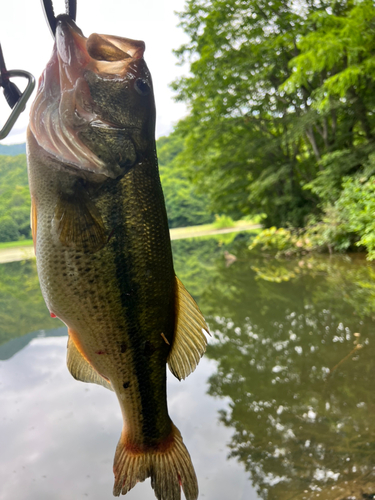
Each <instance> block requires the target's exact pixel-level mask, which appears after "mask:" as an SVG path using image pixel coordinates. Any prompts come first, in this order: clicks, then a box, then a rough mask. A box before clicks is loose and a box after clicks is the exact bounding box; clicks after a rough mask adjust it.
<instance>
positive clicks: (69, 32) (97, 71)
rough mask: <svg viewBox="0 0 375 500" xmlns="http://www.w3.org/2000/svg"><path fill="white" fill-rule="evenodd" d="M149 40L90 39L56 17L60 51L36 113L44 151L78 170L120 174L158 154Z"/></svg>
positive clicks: (34, 124) (33, 118)
mask: <svg viewBox="0 0 375 500" xmlns="http://www.w3.org/2000/svg"><path fill="white" fill-rule="evenodd" d="M144 51H145V44H144V42H141V41H137V40H131V39H128V38H121V37H117V36H111V35H98V34H92V35H91V36H90V37H89V38H86V37H85V36H84V35H83V33H82V31H81V30H80V29H79V28H78V27H77V25H76V24H75V22H74V21H73V20H72V19H71V18H70V17H69V16H66V15H61V16H59V17H58V18H57V29H56V41H55V45H54V48H53V53H52V56H51V59H50V61H49V62H48V64H47V66H46V68H45V70H44V72H43V74H42V76H41V78H40V80H39V87H38V92H37V96H36V99H35V101H34V103H33V105H32V108H31V113H30V131H31V132H32V134H33V136H34V138H35V139H36V141H37V143H38V145H39V146H40V149H41V150H42V151H43V154H46V155H48V156H49V157H52V158H53V159H54V160H57V162H53V163H54V164H56V163H58V164H61V163H62V164H64V165H66V166H68V167H69V168H71V167H73V169H75V170H76V171H78V172H80V173H82V172H86V174H88V173H90V172H91V173H93V174H98V175H99V176H100V177H101V176H103V175H104V176H105V177H110V178H117V177H119V176H121V175H123V174H124V173H125V172H126V171H127V170H128V169H129V168H131V167H132V166H134V165H135V164H136V163H137V162H141V161H142V158H144V157H146V156H148V155H149V154H154V151H155V114H156V113H155V103H154V95H153V87H152V80H151V75H150V72H149V70H148V68H147V65H146V63H145V61H144V59H143V54H144Z"/></svg>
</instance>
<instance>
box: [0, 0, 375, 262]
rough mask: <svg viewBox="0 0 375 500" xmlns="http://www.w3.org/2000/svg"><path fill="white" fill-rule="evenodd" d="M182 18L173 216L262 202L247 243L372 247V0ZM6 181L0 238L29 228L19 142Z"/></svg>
mask: <svg viewBox="0 0 375 500" xmlns="http://www.w3.org/2000/svg"><path fill="white" fill-rule="evenodd" d="M179 19H180V26H181V28H182V29H183V30H184V31H185V33H186V34H187V36H188V39H189V41H188V42H187V43H186V44H185V45H183V46H181V47H179V48H178V49H176V50H175V54H176V56H177V58H178V60H179V61H180V63H185V64H187V66H188V68H189V69H188V74H187V76H185V77H182V78H180V79H178V80H176V81H174V82H173V83H172V84H171V85H172V88H173V89H174V91H175V95H176V100H179V101H184V102H185V103H186V104H187V106H188V115H187V116H186V117H185V118H184V119H182V120H180V122H178V123H177V124H176V126H175V127H174V129H173V131H172V133H171V134H170V135H169V136H168V137H161V138H160V139H158V141H157V148H158V157H159V166H160V173H161V179H162V184H163V189H164V194H165V198H166V205H167V211H168V218H169V224H170V227H178V226H189V225H194V224H203V223H206V222H210V221H212V220H213V219H214V216H215V214H224V215H226V216H229V217H231V218H233V219H240V218H243V217H249V216H250V217H251V216H254V215H256V214H258V215H259V214H264V215H263V217H264V220H263V223H264V226H265V229H264V231H262V232H261V233H260V234H259V235H258V237H257V238H256V240H255V241H253V243H252V248H254V247H259V248H261V249H267V250H272V251H275V252H279V253H284V254H293V253H296V254H298V253H299V252H309V251H312V250H324V251H329V252H333V251H346V250H351V251H353V250H362V251H363V250H365V251H367V254H368V258H369V259H373V258H375V218H374V217H373V213H374V211H375V197H374V191H375V148H374V145H375V143H374V140H375V114H374V111H375V5H374V3H373V2H372V1H371V0H359V1H349V0H340V1H321V0H319V1H315V0H303V1H301V2H290V1H285V0H273V1H271V2H269V1H265V0H260V1H259V0H257V1H255V0H225V1H223V0H187V2H186V4H185V9H184V10H183V11H182V12H180V13H179ZM1 152H2V151H0V153H1ZM3 154H4V153H3ZM9 154H14V153H9ZM0 193H1V197H0V199H1V201H0V241H12V240H14V239H16V240H18V239H22V238H29V237H30V233H29V228H28V222H27V221H28V214H27V213H28V204H29V202H28V195H27V177H26V166H25V156H24V155H19V156H15V157H10V156H0ZM26 214H27V215H26Z"/></svg>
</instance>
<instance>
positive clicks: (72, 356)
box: [66, 335, 113, 391]
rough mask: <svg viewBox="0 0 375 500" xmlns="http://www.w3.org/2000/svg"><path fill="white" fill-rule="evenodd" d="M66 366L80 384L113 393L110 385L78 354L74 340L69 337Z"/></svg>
mask: <svg viewBox="0 0 375 500" xmlns="http://www.w3.org/2000/svg"><path fill="white" fill-rule="evenodd" d="M66 364H67V365H68V369H69V371H70V373H71V374H72V376H73V377H74V378H75V379H76V380H80V381H81V382H89V383H92V384H98V385H102V386H103V387H105V388H106V389H110V390H111V391H113V388H112V385H111V383H110V382H109V381H108V380H106V379H105V378H104V377H102V376H101V375H99V373H98V372H97V371H96V370H95V368H93V367H92V366H91V365H90V363H89V362H88V360H87V359H85V358H84V357H83V355H82V354H81V353H80V352H79V350H78V348H77V346H76V344H75V343H74V340H73V339H72V337H71V335H69V340H68V353H67V358H66Z"/></svg>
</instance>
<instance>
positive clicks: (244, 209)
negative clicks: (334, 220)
mask: <svg viewBox="0 0 375 500" xmlns="http://www.w3.org/2000/svg"><path fill="white" fill-rule="evenodd" d="M362 3H363V4H366V5H365V7H363V9H362V10H361V9H360V8H359V5H360V4H362ZM360 4H358V6H357V5H356V4H353V2H351V1H341V2H335V3H333V4H332V2H328V1H327V2H325V1H324V0H321V1H319V2H316V1H313V0H306V1H304V2H303V3H299V4H298V5H297V4H295V3H293V2H289V1H286V0H274V1H272V2H269V1H266V0H260V1H258V0H225V1H224V0H189V1H188V2H187V4H186V8H185V10H184V11H183V12H182V13H181V14H180V18H181V26H182V28H183V29H184V31H185V32H186V33H187V35H188V36H189V38H190V41H189V42H188V43H187V44H185V45H183V46H182V47H181V48H180V49H179V50H178V51H176V53H177V55H178V56H179V58H180V60H181V61H190V76H188V77H184V78H181V79H179V80H177V81H176V82H175V83H174V85H173V87H174V89H175V90H177V91H178V99H179V100H184V101H185V102H187V103H188V105H189V106H190V116H189V117H188V118H187V119H185V120H184V121H182V122H181V123H180V124H179V129H180V130H181V132H182V133H184V135H185V137H186V150H185V152H184V156H185V161H186V163H189V164H190V165H192V166H191V167H190V169H191V170H192V171H193V174H192V175H194V179H195V180H196V181H197V183H199V185H200V186H201V187H200V189H201V190H203V191H204V192H205V193H206V194H207V195H208V197H209V200H210V203H211V206H212V207H213V209H214V210H215V211H226V212H228V213H229V214H230V215H232V216H236V217H238V216H239V215H242V214H248V213H250V214H251V213H254V212H265V213H266V214H267V220H266V223H268V224H269V225H273V224H275V225H285V224H288V223H289V224H291V225H293V226H301V225H303V224H304V223H305V221H306V217H307V216H308V215H309V214H310V213H312V212H313V213H319V210H320V208H319V206H318V205H319V203H324V202H326V200H327V199H329V198H330V197H332V196H336V197H337V195H338V192H339V190H340V185H341V179H342V176H343V175H348V174H353V173H355V172H357V171H359V170H361V169H363V168H364V165H365V163H366V159H367V157H368V154H369V152H370V150H371V149H372V148H373V144H372V135H373V123H372V121H371V117H370V114H371V112H372V109H373V100H372V98H371V93H372V95H373V90H371V89H370V91H368V92H367V91H366V90H365V85H362V84H361V85H362V86H361V88H360V89H359V88H354V87H355V85H354V87H353V85H352V86H350V85H348V81H349V80H350V76H349V74H348V73H345V68H346V66H347V60H348V58H347V57H345V53H344V52H342V53H340V54H338V53H337V54H336V56H337V57H336V59H335V61H334V63H333V64H332V57H331V59H330V58H329V53H332V51H333V50H334V48H333V47H332V44H333V42H332V41H333V40H334V39H335V37H336V36H337V34H339V35H340V36H341V39H340V43H342V45H343V46H345V44H346V42H345V36H348V34H347V31H348V29H349V28H350V29H354V28H353V27H355V30H356V32H355V33H354V34H353V35H352V45H353V47H354V48H353V51H354V52H355V50H357V52H358V51H359V52H360V49H361V50H362V53H361V54H359V52H358V55H357V59H358V60H361V61H362V62H363V68H364V67H365V66H366V64H367V66H368V65H371V64H372V62H371V61H372V57H373V56H372V54H373V42H372V40H373V37H372V35H371V33H369V34H368V35H366V36H365V37H364V40H361V39H360V36H359V35H358V32H359V25H360V24H361V22H362V21H361V19H362V20H363V19H366V20H367V21H366V22H367V23H368V24H369V26H370V27H371V26H372V24H371V22H372V21H371V16H372V17H374V16H375V7H374V6H373V5H372V4H371V3H370V2H368V1H367V0H366V1H365V2H360ZM357 7H358V8H357ZM356 9H357V10H356ZM360 11H361V12H360ZM361 16H362V17H361ZM348 26H349V28H348ZM362 29H363V26H362ZM371 29H372V28H371ZM340 30H341V31H340ZM323 33H325V34H326V36H325V38H324V37H323ZM345 34H346V35H345ZM317 40H319V43H320V45H318V49H315V48H314V47H315V45H314V43H315V42H316V41H317ZM314 50H315V54H314V57H315V66H314V65H313V64H310V66H309V63H308V57H310V58H311V57H313V56H312V55H311V53H312V52H314ZM303 55H305V58H303ZM357 59H351V60H352V61H354V62H353V64H355V61H356V60H357ZM322 61H323V62H322ZM365 61H367V62H366V63H365ZM345 65H346V66H345ZM361 71H362V69H361ZM343 72H344V73H343ZM352 73H353V74H354V73H355V71H354V69H353V72H352ZM362 73H363V72H362ZM340 75H341V76H340ZM345 75H346V80H345V78H344V77H345ZM351 78H352V82H353V81H354V80H353V79H354V76H352V77H351ZM344 81H346V83H344ZM361 81H362V80H361ZM364 81H365V80H363V82H364ZM366 81H367V83H368V81H371V82H372V83H371V85H373V79H372V76H371V75H369V76H368V78H367V80H366ZM327 82H328V83H327ZM324 85H328V87H324ZM327 89H328V90H327ZM353 92H354V94H355V98H354V97H353V99H354V101H355V106H354V107H352V106H348V102H350V103H352V101H353V99H352V100H349V101H348V99H349V97H350V95H352V93H353ZM343 93H344V94H345V97H342V96H343ZM354 94H353V95H354ZM365 94H366V95H367V97H366V98H365ZM361 106H362V108H363V109H364V110H365V112H364V113H361V112H360V111H359V110H360V107H361ZM318 179H319V180H322V182H321V184H319V181H318ZM318 184H319V186H321V187H320V188H319V187H318ZM333 187H334V188H335V191H334V192H333V191H332V189H333Z"/></svg>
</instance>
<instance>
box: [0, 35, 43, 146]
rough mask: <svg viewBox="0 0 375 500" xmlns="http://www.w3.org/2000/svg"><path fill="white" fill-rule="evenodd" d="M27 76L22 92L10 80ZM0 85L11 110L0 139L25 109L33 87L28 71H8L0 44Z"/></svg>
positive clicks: (32, 80) (6, 133) (33, 82)
mask: <svg viewBox="0 0 375 500" xmlns="http://www.w3.org/2000/svg"><path fill="white" fill-rule="evenodd" d="M17 76H20V77H23V78H27V80H28V84H27V87H26V89H25V90H24V92H21V91H20V89H19V88H18V87H17V85H16V84H15V83H13V82H11V81H10V78H14V77H17ZM0 87H3V92H4V96H5V99H6V101H7V103H8V105H9V107H10V108H12V112H11V114H10V116H9V118H8V120H7V121H6V122H5V125H4V126H3V128H2V129H1V130H0V140H1V139H4V138H5V137H6V136H7V135H8V134H9V132H10V131H11V130H12V128H13V125H14V124H15V122H16V120H17V118H18V117H19V115H20V114H21V113H22V111H24V110H25V107H26V102H27V101H28V99H29V97H30V96H31V94H32V92H33V90H34V87H35V78H34V77H33V75H32V74H31V73H29V72H28V71H23V70H20V69H14V70H11V71H8V70H7V69H6V66H5V61H4V55H3V51H2V49H1V45H0Z"/></svg>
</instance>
